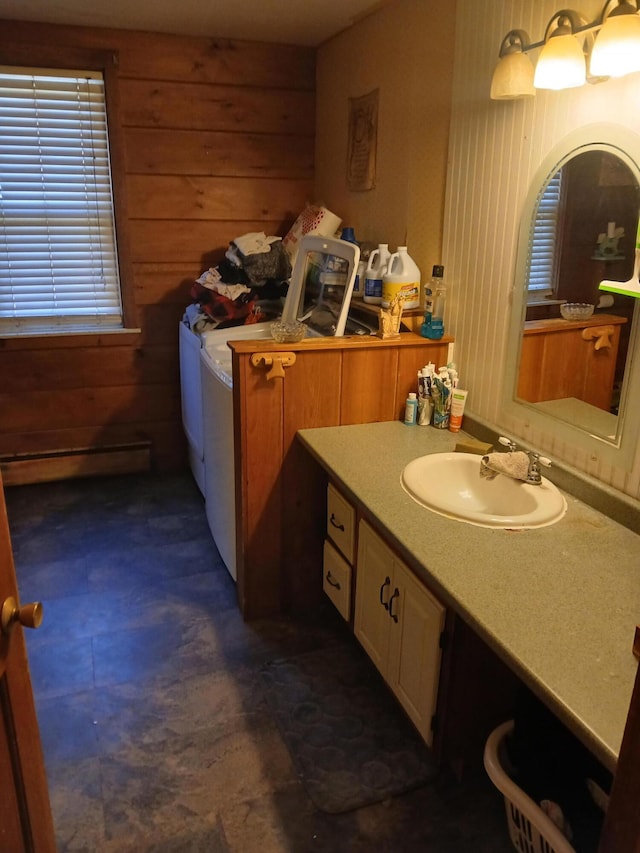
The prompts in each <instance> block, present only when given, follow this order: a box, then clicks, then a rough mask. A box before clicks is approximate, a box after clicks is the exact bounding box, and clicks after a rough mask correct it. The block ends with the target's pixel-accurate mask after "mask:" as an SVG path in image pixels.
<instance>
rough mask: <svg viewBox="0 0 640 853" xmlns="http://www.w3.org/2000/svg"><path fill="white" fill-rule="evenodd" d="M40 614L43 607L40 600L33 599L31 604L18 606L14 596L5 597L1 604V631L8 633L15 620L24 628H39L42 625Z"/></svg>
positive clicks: (41, 614)
mask: <svg viewBox="0 0 640 853" xmlns="http://www.w3.org/2000/svg"><path fill="white" fill-rule="evenodd" d="M42 616H43V607H42V604H41V602H39V601H33V602H31V604H25V605H23V606H22V607H18V603H17V602H16V600H15V598H13V597H12V596H9V598H5V600H4V603H3V605H2V614H1V615H0V624H1V625H2V631H3V632H4V633H5V634H8V633H9V631H11V629H12V628H13V626H14V625H15V624H16V622H19V623H20V624H21V625H22V626H23V627H24V628H39V627H40V625H42Z"/></svg>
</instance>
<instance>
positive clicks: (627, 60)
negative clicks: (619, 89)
mask: <svg viewBox="0 0 640 853" xmlns="http://www.w3.org/2000/svg"><path fill="white" fill-rule="evenodd" d="M607 5H608V4H607ZM604 11H606V6H605V10H603V21H604V23H603V25H602V29H601V30H600V32H599V33H598V35H597V36H596V42H595V44H594V46H593V50H592V52H591V73H592V74H595V75H598V76H602V77H623V76H624V75H625V74H632V73H633V72H634V71H640V15H638V3H637V0H635V2H634V3H628V2H620V3H619V4H618V5H617V6H616V8H615V9H612V10H611V11H610V12H609V14H608V15H607V17H606V18H605V17H604Z"/></svg>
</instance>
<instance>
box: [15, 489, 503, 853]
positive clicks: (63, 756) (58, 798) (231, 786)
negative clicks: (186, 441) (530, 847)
mask: <svg viewBox="0 0 640 853" xmlns="http://www.w3.org/2000/svg"><path fill="white" fill-rule="evenodd" d="M7 506H8V512H9V522H10V528H11V534H12V541H13V548H14V555H15V563H16V572H17V575H18V585H19V589H20V596H21V600H22V601H24V602H26V601H30V600H34V599H38V600H42V601H43V602H44V607H45V621H44V624H43V626H42V627H41V628H40V629H39V630H38V631H36V632H28V640H27V641H28V650H29V657H30V664H31V674H32V680H33V684H34V692H35V696H36V704H37V709H38V717H39V721H40V728H41V733H42V740H43V746H44V752H45V761H46V765H47V774H48V778H49V783H50V792H51V802H52V808H53V813H54V822H55V827H56V835H57V840H58V849H59V851H60V853H66V851H88V853H89V852H90V853H102V851H104V853H115V851H118V853H129V852H130V853H169V851H171V852H172V853H174V851H175V853H197V852H198V851H202V853H204V851H206V853H253V851H260V853H281V851H282V852H283V851H287V853H307V851H319V853H338V852H340V853H342V851H349V853H351V851H353V853H369V851H376V853H385V851H386V853H404V851H407V853H413V851H416V853H417V851H431V853H503V851H504V853H507V851H509V850H511V849H512V848H511V846H510V844H509V842H508V839H507V831H506V820H505V817H504V812H503V804H502V800H501V798H500V796H499V794H498V793H497V792H496V791H495V789H494V788H493V787H492V786H491V785H490V783H488V781H487V780H486V778H485V776H484V773H483V771H482V769H481V768H478V773H477V774H471V776H470V778H469V779H468V780H466V781H465V783H464V784H463V785H457V784H455V783H453V782H452V781H451V780H449V779H447V777H446V774H444V775H443V777H442V778H441V779H439V780H438V782H437V783H436V784H434V785H430V786H427V787H424V788H422V789H419V790H416V791H414V792H412V793H409V794H406V795H404V796H401V797H397V798H394V799H392V800H390V801H387V802H384V803H380V804H378V805H374V806H369V807H367V808H363V809H360V810H358V811H355V812H351V813H349V814H343V815H328V814H324V813H321V812H319V811H317V810H316V809H315V808H314V807H313V805H312V803H311V801H310V800H309V798H308V797H307V795H306V793H305V790H304V787H303V785H302V783H301V782H300V780H299V779H298V778H297V776H296V773H295V771H294V768H293V765H292V763H291V760H290V757H289V754H288V752H287V749H286V747H285V746H284V743H283V741H282V739H281V737H280V735H279V733H278V731H277V729H276V726H275V724H274V722H273V721H272V719H271V718H270V716H269V713H268V711H267V708H266V705H265V700H264V697H263V694H262V691H261V686H260V679H259V668H260V666H261V665H262V664H263V663H264V662H265V661H267V660H270V659H273V658H275V657H282V656H291V655H294V654H296V653H299V652H303V651H308V650H311V649H314V648H320V647H323V646H327V645H330V644H332V643H336V642H344V641H350V635H349V634H348V633H347V631H346V627H345V625H344V623H342V621H341V619H340V617H338V616H337V614H336V613H335V611H334V610H333V608H332V606H331V605H330V604H328V603H327V604H326V605H325V606H324V607H323V609H322V611H321V612H319V613H318V617H317V619H316V620H314V621H312V622H309V620H306V621H305V623H304V624H296V623H295V622H259V623H252V624H245V623H244V622H243V620H242V618H241V616H240V614H239V611H238V609H237V605H236V601H235V587H234V584H233V582H232V580H231V579H230V577H229V575H228V573H227V571H226V569H225V568H224V566H223V565H222V563H221V561H220V558H219V556H218V554H217V551H216V549H215V546H214V545H213V542H212V540H211V537H210V534H209V531H208V528H207V524H206V519H205V514H204V506H203V501H202V498H201V496H200V494H199V492H198V491H197V488H196V487H195V484H194V483H193V481H192V479H191V477H190V475H189V474H187V473H185V474H181V475H172V476H164V477H158V476H154V475H130V476H122V477H112V478H101V479H88V480H77V481H67V482H62V483H52V484H42V485H34V486H21V487H14V488H11V489H7Z"/></svg>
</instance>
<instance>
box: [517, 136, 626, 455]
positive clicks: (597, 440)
mask: <svg viewBox="0 0 640 853" xmlns="http://www.w3.org/2000/svg"><path fill="white" fill-rule="evenodd" d="M593 150H601V151H607V152H609V153H612V154H615V155H616V156H617V157H619V158H620V159H621V160H622V161H623V162H624V163H626V165H627V166H628V167H629V168H630V169H631V171H632V172H633V174H634V176H635V178H636V180H637V181H638V184H639V185H640V135H638V134H635V133H633V132H632V131H630V130H627V129H626V128H624V127H621V126H619V125H613V124H604V123H603V124H591V125H585V126H584V127H582V128H580V129H579V130H576V131H573V132H572V133H570V134H567V136H565V137H564V138H563V139H562V140H561V141H560V142H559V143H558V144H557V145H556V146H555V147H554V148H553V149H552V150H551V151H550V152H549V154H548V155H547V156H546V157H545V159H544V161H543V162H542V163H541V165H540V167H539V168H538V169H537V171H536V173H535V175H534V177H533V179H532V182H531V185H530V188H529V191H528V193H527V196H526V199H525V201H524V204H523V208H522V213H521V217H520V226H519V232H518V246H517V254H516V268H515V274H514V279H513V283H512V286H511V296H512V300H511V317H510V320H509V330H508V336H507V349H506V352H507V354H512V356H513V357H511V358H510V357H507V359H506V361H505V372H504V379H503V397H502V405H503V411H504V412H505V413H506V414H507V415H508V416H510V417H512V418H514V419H517V421H518V422H520V423H522V424H523V425H524V426H525V427H526V428H528V427H530V426H534V427H536V428H537V429H539V430H541V431H543V432H546V433H551V434H553V435H554V436H557V437H558V438H560V439H561V440H562V441H564V442H566V443H568V444H573V445H574V446H576V447H579V448H581V449H582V450H585V451H587V452H588V453H589V454H590V456H591V459H592V461H594V462H595V461H603V462H606V463H608V464H611V465H615V466H616V467H618V468H623V469H626V470H630V469H631V467H632V465H633V462H634V458H635V455H636V451H637V444H638V441H637V430H636V429H633V426H632V425H633V424H638V422H639V421H640V364H639V363H638V362H639V359H638V346H639V337H640V333H639V332H638V326H640V309H639V308H638V305H636V306H635V309H634V312H633V318H632V327H631V336H630V339H629V349H628V354H627V362H626V365H625V378H624V383H623V388H622V395H621V400H620V410H619V414H618V418H619V421H618V428H617V430H616V437H615V439H614V440H611V439H609V438H607V437H605V436H600V435H597V434H595V433H593V432H590V431H589V430H588V429H587V428H586V427H579V426H576V425H574V424H572V423H569V422H568V421H564V420H561V419H560V418H556V417H554V416H553V415H550V414H548V413H546V412H542V411H540V410H539V409H537V408H536V406H535V404H534V403H527V402H526V401H524V400H521V399H518V398H517V397H516V389H517V382H518V376H519V372H520V354H521V343H522V333H523V328H524V319H525V313H526V309H527V288H526V286H525V285H526V276H527V268H528V261H529V248H530V236H531V224H532V221H533V216H534V214H535V210H536V207H537V205H538V200H539V198H540V194H541V192H542V190H543V188H544V187H545V186H546V184H547V182H548V181H549V179H550V178H551V177H552V176H553V175H554V174H555V173H556V172H557V171H558V169H559V168H560V167H561V166H562V165H563V164H564V163H565V162H566V161H567V160H568V159H570V158H571V157H572V156H575V155H577V154H580V153H584V152H587V151H593ZM639 215H640V211H639ZM633 239H634V247H635V234H634V235H633ZM638 302H640V300H638ZM512 429H513V428H512ZM516 431H517V427H516Z"/></svg>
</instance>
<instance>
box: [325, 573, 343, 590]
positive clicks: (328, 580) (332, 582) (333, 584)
mask: <svg viewBox="0 0 640 853" xmlns="http://www.w3.org/2000/svg"><path fill="white" fill-rule="evenodd" d="M325 577H326V579H327V583H328V584H329V585H330V586H333V587H335V588H336V589H340V584H339V583H338V581H334V579H333V578H332V577H331V572H327V574H326V575H325Z"/></svg>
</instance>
